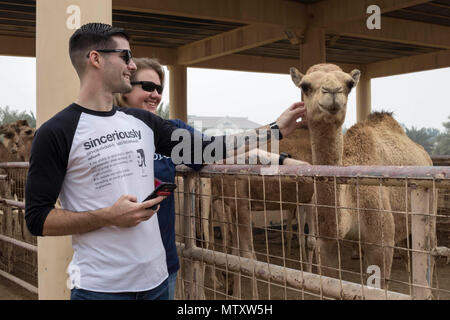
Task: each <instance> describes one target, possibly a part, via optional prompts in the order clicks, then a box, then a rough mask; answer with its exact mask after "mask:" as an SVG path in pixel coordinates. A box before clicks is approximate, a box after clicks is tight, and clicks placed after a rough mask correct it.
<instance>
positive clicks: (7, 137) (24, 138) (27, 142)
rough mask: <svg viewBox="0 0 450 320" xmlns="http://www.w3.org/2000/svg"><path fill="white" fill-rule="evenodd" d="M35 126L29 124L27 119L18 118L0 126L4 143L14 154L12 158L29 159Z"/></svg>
mask: <svg viewBox="0 0 450 320" xmlns="http://www.w3.org/2000/svg"><path fill="white" fill-rule="evenodd" d="M35 132H36V129H35V128H32V127H30V126H28V122H27V121H26V120H17V121H16V122H11V123H8V124H5V125H3V126H0V135H1V136H2V138H3V141H2V143H3V145H4V146H5V147H6V149H7V150H8V152H9V153H10V154H11V156H12V160H21V161H28V160H29V158H30V150H31V144H32V141H33V137H34V133H35Z"/></svg>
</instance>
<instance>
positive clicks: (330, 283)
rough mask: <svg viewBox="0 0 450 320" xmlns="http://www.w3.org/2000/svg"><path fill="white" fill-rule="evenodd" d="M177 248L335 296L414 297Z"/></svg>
mask: <svg viewBox="0 0 450 320" xmlns="http://www.w3.org/2000/svg"><path fill="white" fill-rule="evenodd" d="M177 249H178V254H179V255H180V256H183V257H185V258H189V259H192V260H196V261H202V262H204V263H208V264H213V265H216V266H220V267H223V268H227V269H228V270H230V271H234V272H240V273H242V274H245V275H247V276H252V275H253V273H254V274H255V275H256V276H257V278H259V279H263V280H266V281H271V282H273V283H277V284H280V285H284V284H285V283H287V284H288V285H289V286H291V287H294V288H297V289H304V290H306V291H308V292H312V293H316V294H320V293H323V295H324V296H326V297H331V298H335V299H346V300H363V299H366V300H382V299H387V300H411V298H412V297H411V296H409V295H405V294H401V293H397V292H392V291H385V290H383V289H377V288H372V287H368V286H362V285H360V284H356V283H353V282H349V281H344V280H342V286H341V285H340V280H339V279H334V278H329V277H325V276H320V275H317V274H313V273H309V272H306V271H301V270H295V269H289V268H284V267H282V266H278V265H274V264H267V262H262V261H256V260H253V259H248V258H244V257H238V256H235V255H230V254H226V253H222V252H217V251H212V250H208V249H203V248H198V247H195V246H194V247H191V248H186V247H185V246H184V245H183V244H180V243H177Z"/></svg>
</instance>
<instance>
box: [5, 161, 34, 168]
mask: <svg viewBox="0 0 450 320" xmlns="http://www.w3.org/2000/svg"><path fill="white" fill-rule="evenodd" d="M29 167H30V163H29V162H0V168H14V169H17V168H26V169H28V168H29Z"/></svg>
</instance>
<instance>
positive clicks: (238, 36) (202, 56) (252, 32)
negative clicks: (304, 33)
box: [178, 24, 286, 65]
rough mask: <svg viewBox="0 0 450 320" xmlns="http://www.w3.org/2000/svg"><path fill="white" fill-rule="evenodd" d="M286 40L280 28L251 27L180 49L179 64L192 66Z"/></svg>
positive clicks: (259, 25)
mask: <svg viewBox="0 0 450 320" xmlns="http://www.w3.org/2000/svg"><path fill="white" fill-rule="evenodd" d="M282 39H286V34H285V33H284V29H283V28H282V27H280V26H268V25H262V24H257V25H250V26H245V27H242V28H238V29H234V30H231V31H228V32H224V33H222V34H219V35H216V36H213V37H209V38H206V39H202V40H199V41H196V42H193V43H189V44H187V45H184V46H181V47H179V48H178V64H181V65H191V64H195V63H198V62H202V61H205V60H210V59H214V58H218V57H221V56H225V55H229V54H233V53H237V52H239V51H243V50H247V49H251V48H255V47H259V46H263V45H265V44H268V43H272V42H275V41H278V40H282Z"/></svg>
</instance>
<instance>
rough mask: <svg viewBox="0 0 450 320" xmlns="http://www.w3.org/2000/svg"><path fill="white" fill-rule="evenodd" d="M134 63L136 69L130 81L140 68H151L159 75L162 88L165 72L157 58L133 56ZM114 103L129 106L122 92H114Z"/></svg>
mask: <svg viewBox="0 0 450 320" xmlns="http://www.w3.org/2000/svg"><path fill="white" fill-rule="evenodd" d="M133 61H134V63H135V64H136V67H137V69H136V71H135V72H133V73H132V75H131V81H135V80H136V77H137V74H138V72H139V71H141V70H146V69H151V70H155V72H156V73H157V74H158V76H159V81H161V87H162V88H163V90H164V78H165V73H164V69H163V67H162V65H161V64H160V63H159V61H158V60H157V59H154V58H146V57H144V58H133ZM113 103H114V105H116V106H119V107H129V106H128V103H127V99H126V97H124V96H123V94H122V93H115V94H114V101H113Z"/></svg>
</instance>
